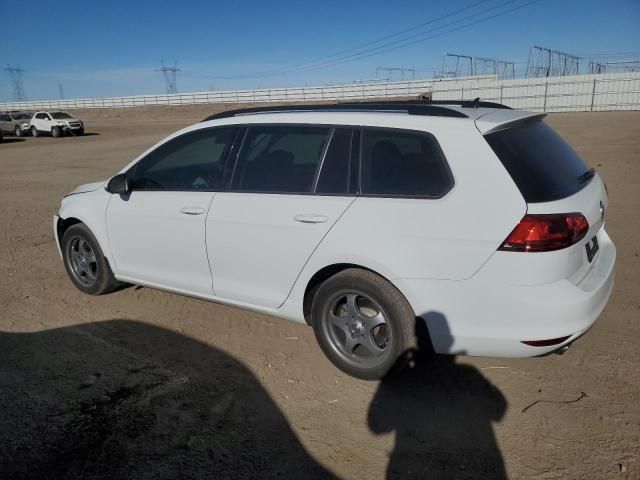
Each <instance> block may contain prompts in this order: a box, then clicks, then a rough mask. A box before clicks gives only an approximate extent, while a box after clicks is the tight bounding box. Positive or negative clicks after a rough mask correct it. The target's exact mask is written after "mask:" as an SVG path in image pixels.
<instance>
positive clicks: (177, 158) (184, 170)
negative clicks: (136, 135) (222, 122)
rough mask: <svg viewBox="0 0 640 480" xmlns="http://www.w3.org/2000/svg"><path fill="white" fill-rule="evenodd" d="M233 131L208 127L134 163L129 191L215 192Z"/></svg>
mask: <svg viewBox="0 0 640 480" xmlns="http://www.w3.org/2000/svg"><path fill="white" fill-rule="evenodd" d="M236 131H237V129H236V128H234V127H227V128H210V129H203V130H197V131H195V132H190V133H186V134H184V135H181V136H180V137H177V138H174V139H172V140H169V141H168V142H166V143H164V144H163V145H161V146H160V147H158V148H157V149H156V150H154V151H153V152H151V153H150V154H149V155H147V156H146V157H145V158H143V159H142V160H140V161H139V162H138V163H136V164H135V165H134V166H133V168H132V169H131V170H129V172H128V175H129V179H130V184H131V188H132V189H133V190H215V189H218V188H220V187H221V185H222V177H223V173H224V168H225V161H226V158H227V156H228V154H229V150H230V149H231V145H232V144H233V140H234V137H235V134H236Z"/></svg>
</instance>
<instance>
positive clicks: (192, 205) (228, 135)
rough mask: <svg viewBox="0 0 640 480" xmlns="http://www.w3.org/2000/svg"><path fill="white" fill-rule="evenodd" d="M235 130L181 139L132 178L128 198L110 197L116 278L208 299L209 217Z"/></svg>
mask: <svg viewBox="0 0 640 480" xmlns="http://www.w3.org/2000/svg"><path fill="white" fill-rule="evenodd" d="M235 133H236V129H235V128H230V127H224V128H209V129H202V130H196V131H194V132H190V133H186V134H184V135H181V136H179V137H176V138H174V139H172V140H169V141H168V142H166V143H164V144H162V145H161V146H160V147H158V148H157V149H155V150H154V151H152V152H151V153H150V154H148V155H147V156H145V157H144V158H143V159H142V160H140V161H139V162H137V163H136V164H135V165H134V166H133V167H132V168H131V169H130V170H129V171H128V172H127V175H128V176H129V182H130V185H131V193H129V194H127V195H113V196H112V198H111V200H110V202H109V206H108V207H107V232H108V235H109V242H110V246H111V250H112V252H113V257H114V259H113V260H114V264H115V265H114V266H115V269H116V271H117V273H118V276H119V277H121V278H123V279H127V280H130V281H132V282H139V283H144V284H150V285H153V286H159V287H165V288H171V289H174V290H179V291H184V292H185V293H193V294H203V295H211V294H212V293H213V291H212V288H211V271H210V269H209V262H208V258H207V249H206V244H205V219H206V216H207V213H208V211H209V207H210V205H211V201H212V199H213V198H214V196H215V195H216V190H217V189H218V188H219V187H220V185H221V182H222V175H223V172H224V168H225V162H226V158H227V156H228V152H229V149H230V148H231V145H232V143H233V140H234V136H235Z"/></svg>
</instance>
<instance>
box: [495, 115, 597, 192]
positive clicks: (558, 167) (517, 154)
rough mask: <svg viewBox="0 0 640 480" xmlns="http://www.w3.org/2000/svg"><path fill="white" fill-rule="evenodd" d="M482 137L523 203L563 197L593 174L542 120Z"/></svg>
mask: <svg viewBox="0 0 640 480" xmlns="http://www.w3.org/2000/svg"><path fill="white" fill-rule="evenodd" d="M485 139H486V140H487V142H488V143H489V145H490V146H491V148H492V149H493V151H494V152H495V153H496V155H497V156H498V158H499V159H500V161H501V162H502V164H503V165H504V167H505V168H506V169H507V171H508V172H509V175H511V178H513V181H514V182H515V184H516V185H517V186H518V189H519V190H520V192H521V193H522V196H523V197H524V199H525V201H526V202H527V203H538V202H552V201H554V200H560V199H561V198H566V197H568V196H570V195H573V194H574V193H577V192H578V191H579V190H581V189H582V188H583V187H584V186H585V185H586V184H587V183H589V180H591V178H592V177H593V176H594V172H593V170H591V169H589V167H588V166H587V165H586V164H585V163H584V161H583V160H582V159H581V158H580V156H578V154H577V153H576V152H575V151H574V150H573V148H571V147H570V146H569V145H568V144H567V143H566V142H565V141H564V140H563V139H562V138H561V137H560V135H558V134H557V133H556V132H555V131H554V130H553V129H552V128H551V127H550V126H549V125H547V124H546V123H544V122H543V121H537V122H534V123H530V124H524V125H520V126H517V127H513V128H507V129H505V130H500V131H498V132H495V133H490V134H489V135H486V136H485Z"/></svg>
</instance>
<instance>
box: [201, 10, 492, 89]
mask: <svg viewBox="0 0 640 480" xmlns="http://www.w3.org/2000/svg"><path fill="white" fill-rule="evenodd" d="M488 1H490V0H480V1H478V2H475V3H472V4H471V5H467V6H465V7H462V8H459V9H457V10H453V11H452V12H449V13H446V14H444V15H441V16H439V17H436V18H433V19H431V20H427V21H426V22H423V23H420V24H418V25H415V26H413V27H409V28H406V29H404V30H401V31H399V32H396V33H392V34H390V35H386V36H384V37H381V38H378V39H376V40H372V41H370V42H366V43H363V44H361V45H357V46H355V47H351V48H348V49H346V50H342V51H339V52H336V53H334V54H332V55H327V56H324V57H319V58H317V59H315V60H311V61H307V62H303V63H299V64H294V65H288V66H284V67H278V68H273V69H269V70H263V71H260V72H254V73H250V74H246V75H232V76H226V77H207V78H219V79H225V80H236V79H240V78H257V77H259V76H270V75H271V74H276V73H280V72H282V71H283V70H284V71H285V73H286V72H287V71H288V70H289V69H298V68H301V67H305V66H311V65H315V64H318V63H319V62H323V61H329V60H332V59H336V58H337V57H341V56H343V55H345V54H347V53H350V52H355V51H357V50H361V49H363V48H366V47H369V46H371V45H375V44H376V43H381V42H383V41H385V40H388V39H390V38H394V37H397V36H400V35H403V34H405V33H408V32H411V31H414V30H418V29H420V28H422V27H424V26H426V25H429V24H432V23H435V22H439V21H440V20H444V19H445V18H449V17H452V16H454V15H457V14H458V13H461V12H464V11H466V10H469V9H472V8H475V7H477V6H478V5H481V4H483V3H487V2H488Z"/></svg>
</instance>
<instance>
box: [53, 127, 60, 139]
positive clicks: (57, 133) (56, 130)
mask: <svg viewBox="0 0 640 480" xmlns="http://www.w3.org/2000/svg"><path fill="white" fill-rule="evenodd" d="M51 136H52V137H53V138H58V137H61V136H62V130H60V127H53V128H52V129H51Z"/></svg>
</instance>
